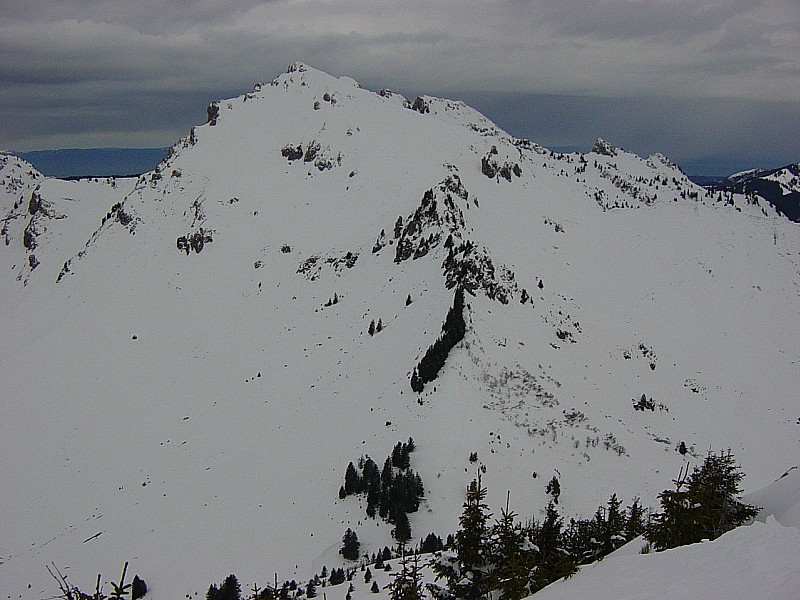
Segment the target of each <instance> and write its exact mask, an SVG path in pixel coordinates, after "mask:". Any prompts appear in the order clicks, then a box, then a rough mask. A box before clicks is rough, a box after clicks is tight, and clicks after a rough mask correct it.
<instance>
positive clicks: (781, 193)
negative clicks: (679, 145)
mask: <svg viewBox="0 0 800 600" xmlns="http://www.w3.org/2000/svg"><path fill="white" fill-rule="evenodd" d="M690 179H691V180H692V181H693V182H694V183H696V184H697V185H702V186H703V187H705V188H706V189H708V190H709V191H711V192H716V193H720V194H721V193H726V192H727V193H735V194H744V195H748V196H751V197H755V196H760V197H761V198H764V199H765V200H766V201H767V202H769V203H770V204H772V206H774V207H775V209H776V210H778V212H780V213H782V214H784V215H785V216H786V218H788V219H789V220H790V221H794V222H796V223H797V222H800V164H798V163H795V164H791V165H786V166H784V167H781V168H779V169H752V170H750V171H743V172H741V173H735V174H733V175H731V176H729V177H704V176H695V177H690Z"/></svg>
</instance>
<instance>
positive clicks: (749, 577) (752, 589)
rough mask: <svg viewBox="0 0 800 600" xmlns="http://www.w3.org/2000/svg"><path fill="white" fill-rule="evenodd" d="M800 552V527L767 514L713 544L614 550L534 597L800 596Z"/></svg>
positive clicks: (791, 598) (749, 598) (620, 599)
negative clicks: (653, 550) (648, 551)
mask: <svg viewBox="0 0 800 600" xmlns="http://www.w3.org/2000/svg"><path fill="white" fill-rule="evenodd" d="M632 543H635V542H632ZM798 556H800V530H798V529H795V528H793V527H784V526H782V525H781V524H780V523H778V522H777V521H776V520H775V519H774V518H773V517H768V518H767V521H766V523H760V522H755V523H753V524H752V525H749V526H747V527H740V528H738V529H734V530H733V531H730V532H728V533H726V534H725V535H723V536H722V537H720V538H718V539H717V540H715V541H713V542H704V543H701V544H692V545H690V546H683V547H681V548H675V549H673V550H667V551H665V552H658V553H651V554H636V555H630V554H628V555H626V554H625V553H624V552H623V553H620V554H612V555H611V556H609V557H608V558H606V559H605V560H603V561H601V562H599V563H595V564H594V565H591V566H587V567H583V568H582V569H581V571H580V572H579V573H578V574H577V575H575V576H574V577H572V578H571V579H568V580H566V581H559V582H556V583H554V584H552V585H550V586H548V587H547V588H545V589H544V590H542V591H541V592H539V593H538V594H536V595H535V599H536V600H549V599H556V598H560V599H563V598H594V599H595V600H604V599H608V600H639V599H645V598H647V599H648V600H659V599H662V598H663V599H665V600H666V599H673V598H705V599H714V598H720V599H722V598H724V599H725V600H736V599H741V600H752V599H753V598H770V599H772V600H779V599H786V600H794V599H796V598H798V597H800V571H798V569H797V557H798Z"/></svg>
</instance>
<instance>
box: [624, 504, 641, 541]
mask: <svg viewBox="0 0 800 600" xmlns="http://www.w3.org/2000/svg"><path fill="white" fill-rule="evenodd" d="M645 527H646V519H645V510H644V508H642V505H641V504H640V503H639V498H634V499H633V504H631V505H630V506H629V507H628V516H627V518H626V519H625V541H628V542H630V541H631V540H632V539H634V538H636V537H639V536H640V535H642V534H643V533H644V531H645Z"/></svg>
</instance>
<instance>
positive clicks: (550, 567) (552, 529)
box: [531, 502, 577, 593]
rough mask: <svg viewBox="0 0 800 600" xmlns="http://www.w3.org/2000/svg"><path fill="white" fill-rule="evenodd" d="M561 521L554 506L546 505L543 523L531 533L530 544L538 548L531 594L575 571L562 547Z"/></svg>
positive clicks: (573, 563) (551, 503) (573, 564)
mask: <svg viewBox="0 0 800 600" xmlns="http://www.w3.org/2000/svg"><path fill="white" fill-rule="evenodd" d="M562 526H563V519H562V518H561V516H560V515H559V514H558V511H557V510H556V508H555V504H554V503H553V502H550V503H549V504H548V505H547V510H546V512H545V518H544V521H542V523H541V524H540V525H538V526H536V527H535V528H534V530H533V531H532V538H533V539H532V540H531V541H532V542H533V543H534V544H535V545H536V547H537V548H538V551H537V552H536V557H535V562H536V566H535V568H534V570H533V577H532V578H531V592H532V593H534V592H538V591H539V590H540V589H542V588H543V587H545V586H546V585H548V584H550V583H552V582H553V581H556V580H557V579H561V578H562V577H568V576H570V575H572V574H573V573H575V571H577V567H576V565H575V562H574V561H573V560H572V558H571V557H570V556H569V555H568V554H567V552H566V551H565V549H564V547H563V542H564V540H563V536H562V531H561V530H562Z"/></svg>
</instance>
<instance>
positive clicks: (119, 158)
mask: <svg viewBox="0 0 800 600" xmlns="http://www.w3.org/2000/svg"><path fill="white" fill-rule="evenodd" d="M168 150H169V148H68V149H63V150H37V151H34V152H21V153H19V154H18V155H17V156H19V157H20V158H23V159H25V160H27V161H28V162H29V163H31V164H32V165H33V166H34V167H36V169H37V170H38V171H39V172H40V173H42V174H43V175H45V176H47V177H58V178H60V179H72V178H79V177H114V176H116V177H124V176H130V175H141V174H142V173H146V172H147V171H152V170H153V169H155V168H156V165H157V164H158V163H160V162H161V161H162V160H163V159H164V157H165V156H166V155H167V151H168Z"/></svg>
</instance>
